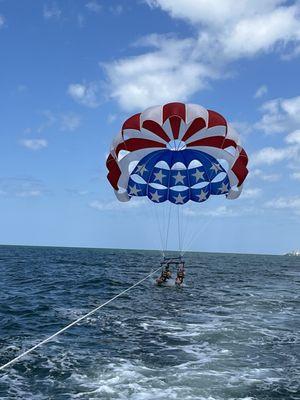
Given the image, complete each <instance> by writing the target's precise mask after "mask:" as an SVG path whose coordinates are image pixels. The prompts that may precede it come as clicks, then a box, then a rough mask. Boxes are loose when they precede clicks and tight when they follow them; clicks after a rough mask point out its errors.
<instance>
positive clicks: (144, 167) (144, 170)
mask: <svg viewBox="0 0 300 400" xmlns="http://www.w3.org/2000/svg"><path fill="white" fill-rule="evenodd" d="M147 171H148V170H147V168H146V164H143V165H139V166H138V167H137V169H136V172H140V174H141V175H142V176H143V175H144V172H147Z"/></svg>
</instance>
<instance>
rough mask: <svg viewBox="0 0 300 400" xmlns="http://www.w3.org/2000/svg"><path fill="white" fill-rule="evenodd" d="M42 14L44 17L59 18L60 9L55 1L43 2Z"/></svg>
mask: <svg viewBox="0 0 300 400" xmlns="http://www.w3.org/2000/svg"><path fill="white" fill-rule="evenodd" d="M43 16H44V18H45V19H59V18H60V17H61V9H60V8H59V7H58V6H57V4H56V3H52V4H51V5H50V4H44V8H43Z"/></svg>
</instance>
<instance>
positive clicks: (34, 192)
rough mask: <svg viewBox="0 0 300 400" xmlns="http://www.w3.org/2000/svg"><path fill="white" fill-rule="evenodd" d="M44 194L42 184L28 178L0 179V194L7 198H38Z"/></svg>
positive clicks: (44, 190)
mask: <svg viewBox="0 0 300 400" xmlns="http://www.w3.org/2000/svg"><path fill="white" fill-rule="evenodd" d="M45 192H46V189H45V187H44V185H43V183H42V182H41V181H39V180H37V179H34V178H30V177H14V178H12V177H10V178H0V194H2V195H4V196H8V197H19V198H22V197H39V196H42V195H43V194H44V193H45Z"/></svg>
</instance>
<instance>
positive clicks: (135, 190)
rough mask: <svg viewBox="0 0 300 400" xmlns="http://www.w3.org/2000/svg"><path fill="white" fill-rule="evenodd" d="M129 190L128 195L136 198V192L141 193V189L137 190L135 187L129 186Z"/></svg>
mask: <svg viewBox="0 0 300 400" xmlns="http://www.w3.org/2000/svg"><path fill="white" fill-rule="evenodd" d="M129 190H130V192H129V194H130V195H131V196H138V192H141V189H138V188H137V187H136V185H133V186H129Z"/></svg>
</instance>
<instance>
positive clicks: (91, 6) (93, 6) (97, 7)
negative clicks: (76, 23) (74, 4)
mask: <svg viewBox="0 0 300 400" xmlns="http://www.w3.org/2000/svg"><path fill="white" fill-rule="evenodd" d="M85 6H86V8H87V9H88V10H89V11H91V12H94V13H99V12H100V11H101V10H102V6H101V4H99V3H97V1H89V2H88V3H86V5H85Z"/></svg>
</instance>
